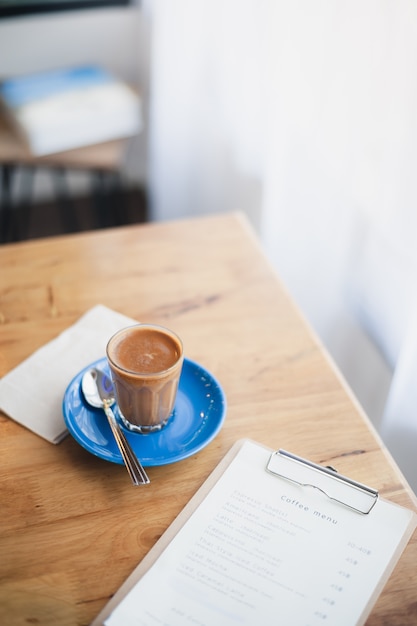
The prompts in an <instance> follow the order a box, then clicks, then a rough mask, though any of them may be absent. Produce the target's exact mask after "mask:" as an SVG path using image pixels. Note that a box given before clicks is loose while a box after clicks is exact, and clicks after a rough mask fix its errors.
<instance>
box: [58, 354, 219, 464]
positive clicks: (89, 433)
mask: <svg viewBox="0 0 417 626" xmlns="http://www.w3.org/2000/svg"><path fill="white" fill-rule="evenodd" d="M90 367H98V368H100V369H102V370H103V371H104V372H105V373H106V374H107V375H108V376H110V372H109V368H108V364H107V359H106V358H105V357H104V358H102V359H99V360H98V361H95V362H94V363H91V364H90V365H89V366H87V367H86V368H85V369H83V370H82V371H81V372H79V373H78V374H77V376H75V378H74V379H73V380H72V381H71V383H70V384H69V385H68V387H67V390H66V392H65V395H64V400H63V413H64V419H65V423H66V425H67V428H68V430H69V432H70V433H71V435H72V436H73V437H74V439H75V440H76V441H78V443H79V444H80V445H81V446H82V447H83V448H85V449H86V450H88V451H89V452H91V453H92V454H95V455H96V456H98V457H100V458H102V459H105V460H106V461H111V462H112V463H119V464H120V465H122V464H123V459H122V456H121V454H120V452H119V448H118V447H117V444H116V442H115V440H114V437H113V435H112V432H111V430H110V426H109V424H108V422H107V418H106V417H105V415H104V412H103V411H102V410H101V409H94V408H92V407H91V406H90V405H88V404H87V403H86V401H85V399H84V395H83V392H82V391H81V379H82V377H83V374H84V372H85V371H86V370H88V369H89V368H90ZM113 409H114V411H115V414H116V416H117V407H116V406H114V407H113ZM225 415H226V397H225V395H224V392H223V390H222V388H221V387H220V385H219V383H218V382H217V381H216V380H215V378H214V377H213V376H212V375H211V374H210V373H209V372H208V371H207V370H205V369H204V368H203V367H202V366H201V365H199V364H198V363H195V362H194V361H190V360H189V359H184V364H183V368H182V372H181V378H180V382H179V387H178V393H177V399H176V403H175V408H174V413H173V415H172V417H171V418H170V420H169V422H168V424H167V425H166V426H165V428H163V429H162V430H161V431H159V432H155V433H150V434H146V435H142V434H139V433H132V432H131V431H129V430H127V429H126V428H124V426H123V425H122V423H121V421H120V420H119V423H120V425H121V426H122V428H123V430H124V432H125V435H126V437H127V439H128V440H129V442H130V445H131V446H132V448H133V450H134V451H135V452H136V454H137V456H138V457H139V458H140V460H141V462H142V464H143V465H144V466H148V467H150V466H154V465H167V464H168V463H175V462H176V461H181V460H182V459H186V458H187V457H189V456H191V455H192V454H195V453H196V452H198V451H199V450H201V449H202V448H204V447H205V446H206V445H207V444H208V443H210V441H212V439H214V437H215V436H216V435H217V433H218V432H219V430H220V429H221V427H222V424H223V422H224V418H225Z"/></svg>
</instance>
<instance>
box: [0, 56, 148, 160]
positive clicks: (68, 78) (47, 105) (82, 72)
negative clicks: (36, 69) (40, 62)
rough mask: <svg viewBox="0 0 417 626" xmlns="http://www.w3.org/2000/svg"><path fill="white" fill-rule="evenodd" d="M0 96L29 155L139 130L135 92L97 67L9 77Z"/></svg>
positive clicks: (94, 141)
mask: <svg viewBox="0 0 417 626" xmlns="http://www.w3.org/2000/svg"><path fill="white" fill-rule="evenodd" d="M0 96H1V98H2V100H3V104H4V108H5V110H6V112H7V114H8V116H9V118H10V119H11V120H12V122H13V123H14V125H15V127H16V128H17V129H18V131H19V133H20V134H21V135H22V136H23V138H24V140H25V141H26V143H27V145H28V147H29V150H30V152H31V153H32V154H33V155H34V156H44V155H48V154H53V153H55V152H62V151H64V150H71V149H73V148H79V147H82V146H87V145H93V144H97V143H101V142H104V141H110V140H113V139H121V138H126V137H131V136H134V135H136V134H138V133H139V132H140V130H141V128H142V111H141V100H140V97H139V96H138V94H137V93H136V92H135V91H134V90H133V89H132V88H131V87H130V86H129V85H127V84H125V83H124V82H122V81H120V80H118V79H117V78H115V77H114V76H112V75H111V74H110V73H109V72H107V71H106V70H104V69H102V68H101V67H96V66H82V67H75V68H70V69H63V70H53V71H48V72H42V73H38V74H32V75H28V76H19V77H15V78H10V79H7V80H4V81H3V82H2V83H1V84H0Z"/></svg>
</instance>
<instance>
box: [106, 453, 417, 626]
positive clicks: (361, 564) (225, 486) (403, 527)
mask: <svg viewBox="0 0 417 626" xmlns="http://www.w3.org/2000/svg"><path fill="white" fill-rule="evenodd" d="M269 457H270V451H268V450H267V449H265V448H264V447H263V446H260V445H258V444H256V443H254V442H252V441H244V442H243V443H241V444H239V446H238V451H237V453H235V454H234V455H233V457H232V460H231V462H230V464H228V465H227V467H226V469H225V470H224V471H223V472H222V473H221V475H220V477H219V478H218V479H217V480H216V481H215V482H214V484H213V485H212V486H211V488H210V489H209V490H208V491H207V490H206V492H204V495H203V496H201V499H200V500H199V501H198V504H197V505H194V506H193V510H192V512H191V514H189V515H187V517H186V520H185V522H184V523H181V526H180V527H179V529H175V533H174V534H173V536H172V537H169V541H166V542H165V544H164V548H163V549H162V550H161V551H160V552H159V553H158V554H157V556H156V557H155V558H154V559H153V561H152V563H151V565H150V566H149V567H148V566H147V568H146V571H144V572H143V571H141V572H140V577H139V579H138V580H137V581H136V582H135V583H134V584H133V586H132V588H131V589H130V591H129V592H128V593H127V595H125V597H123V598H122V599H121V601H120V602H119V603H118V604H117V606H116V607H115V608H114V609H113V610H112V612H111V614H110V615H109V617H107V619H106V620H105V624H106V625H107V626H121V625H123V626H129V625H130V624H132V625H133V624H135V625H136V626H138V625H143V626H153V625H155V626H156V625H158V626H160V625H166V626H187V625H190V626H191V625H193V626H213V625H216V626H228V625H231V624H247V625H253V624H258V623H259V624H262V626H275V625H276V624H277V623H282V624H292V625H293V626H318V625H324V626H326V625H334V624H338V626H352V625H353V624H363V623H364V621H365V619H366V617H367V615H368V614H369V612H370V610H371V608H372V606H373V604H374V602H375V600H376V598H377V596H378V594H379V592H380V591H381V590H382V587H383V585H384V583H385V582H386V580H387V578H388V576H389V574H390V572H391V571H392V569H393V567H394V565H395V563H396V562H397V560H398V558H399V556H400V554H401V551H402V549H403V548H404V547H405V545H406V543H407V541H408V539H409V537H410V536H411V534H412V532H413V529H414V528H415V525H416V516H415V514H414V513H413V512H412V511H409V510H408V509H405V508H403V507H399V506H397V505H395V504H392V503H390V502H388V501H385V500H383V499H381V498H377V499H376V501H375V503H374V505H373V506H372V508H371V510H370V511H369V513H368V514H363V513H360V512H358V511H356V510H353V509H352V508H349V507H347V506H344V505H343V504H342V503H340V502H337V501H334V500H332V499H330V498H328V497H327V496H326V494H324V493H323V492H322V491H319V490H317V489H314V488H311V487H306V486H305V485H304V486H302V485H299V484H295V483H294V482H291V481H289V480H285V479H284V478H282V477H280V476H277V475H274V474H272V473H270V472H267V471H266V469H265V468H266V465H267V463H268V458H269ZM198 496H199V494H197V497H198ZM167 533H169V530H168V531H167ZM155 549H156V550H158V544H157V546H156V548H154V550H155ZM139 569H140V568H139Z"/></svg>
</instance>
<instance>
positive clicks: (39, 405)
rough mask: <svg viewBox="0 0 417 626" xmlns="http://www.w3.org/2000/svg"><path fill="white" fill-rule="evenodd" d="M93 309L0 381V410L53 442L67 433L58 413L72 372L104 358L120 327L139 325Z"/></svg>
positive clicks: (73, 373) (103, 307)
mask: <svg viewBox="0 0 417 626" xmlns="http://www.w3.org/2000/svg"><path fill="white" fill-rule="evenodd" d="M137 323H138V322H136V321H135V320H133V319H131V318H130V317H126V316H125V315H122V314H121V313H117V312H116V311H112V310H111V309H109V308H107V307H105V306H103V305H101V304H100V305H97V306H95V307H93V308H92V309H90V310H89V311H88V312H87V313H85V315H83V316H82V317H81V318H80V319H79V320H78V321H77V322H76V323H75V324H73V325H72V326H70V327H69V328H67V329H66V330H65V331H63V332H62V333H61V334H60V335H58V337H56V339H53V340H52V341H50V342H49V343H47V344H46V345H44V346H42V348H39V350H37V351H36V352H34V353H33V354H32V355H31V356H30V357H29V358H27V359H26V360H25V361H23V362H22V363H21V364H20V365H18V366H17V367H15V368H14V369H13V370H12V371H10V372H8V373H7V374H6V375H5V376H3V378H2V379H1V380H0V409H1V410H2V411H4V412H5V413H6V414H7V415H8V416H9V417H11V418H12V419H14V420H15V421H16V422H19V423H20V424H22V425H23V426H26V428H29V429H30V430H32V431H33V432H34V433H36V434H37V435H39V436H40V437H43V438H44V439H47V440H48V441H50V442H51V443H59V442H60V441H61V440H62V439H63V438H64V437H65V436H66V435H67V434H68V431H67V429H66V427H65V422H64V418H63V414H62V400H63V397H64V393H65V390H66V388H67V386H68V385H69V383H70V382H71V380H72V379H73V378H74V376H76V374H77V373H78V372H79V371H80V370H81V369H83V368H84V367H86V366H87V365H88V364H89V363H91V362H92V361H95V360H97V359H100V358H101V357H103V356H104V355H105V350H106V345H107V342H108V340H109V338H110V337H111V335H112V334H113V333H115V332H116V331H117V330H119V329H120V328H124V327H125V326H130V325H132V324H137Z"/></svg>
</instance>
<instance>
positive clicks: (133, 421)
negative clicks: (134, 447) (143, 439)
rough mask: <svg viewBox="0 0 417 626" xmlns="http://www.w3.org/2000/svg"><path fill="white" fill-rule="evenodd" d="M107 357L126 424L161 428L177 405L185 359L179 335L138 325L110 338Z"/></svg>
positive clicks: (140, 428) (145, 428)
mask: <svg viewBox="0 0 417 626" xmlns="http://www.w3.org/2000/svg"><path fill="white" fill-rule="evenodd" d="M107 358H108V361H109V365H110V370H111V374H112V379H113V382H114V386H115V391H116V398H117V402H118V406H119V411H120V415H121V418H122V420H123V421H124V423H125V425H126V426H127V427H128V428H130V429H131V430H135V431H138V432H152V431H153V430H160V429H161V428H162V427H163V426H164V425H165V424H166V423H167V421H168V419H169V417H170V416H171V414H172V411H173V408H174V404H175V398H176V394H177V389H178V381H179V377H180V373H181V368H182V362H183V347H182V342H181V340H180V338H179V337H178V336H177V335H176V334H175V333H173V332H172V331H170V330H168V329H167V328H163V327H161V326H156V325H150V324H138V325H137V326H131V327H128V328H125V329H123V330H121V331H119V332H118V333H116V334H115V335H114V336H113V337H112V338H111V339H110V341H109V343H108V345H107Z"/></svg>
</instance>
